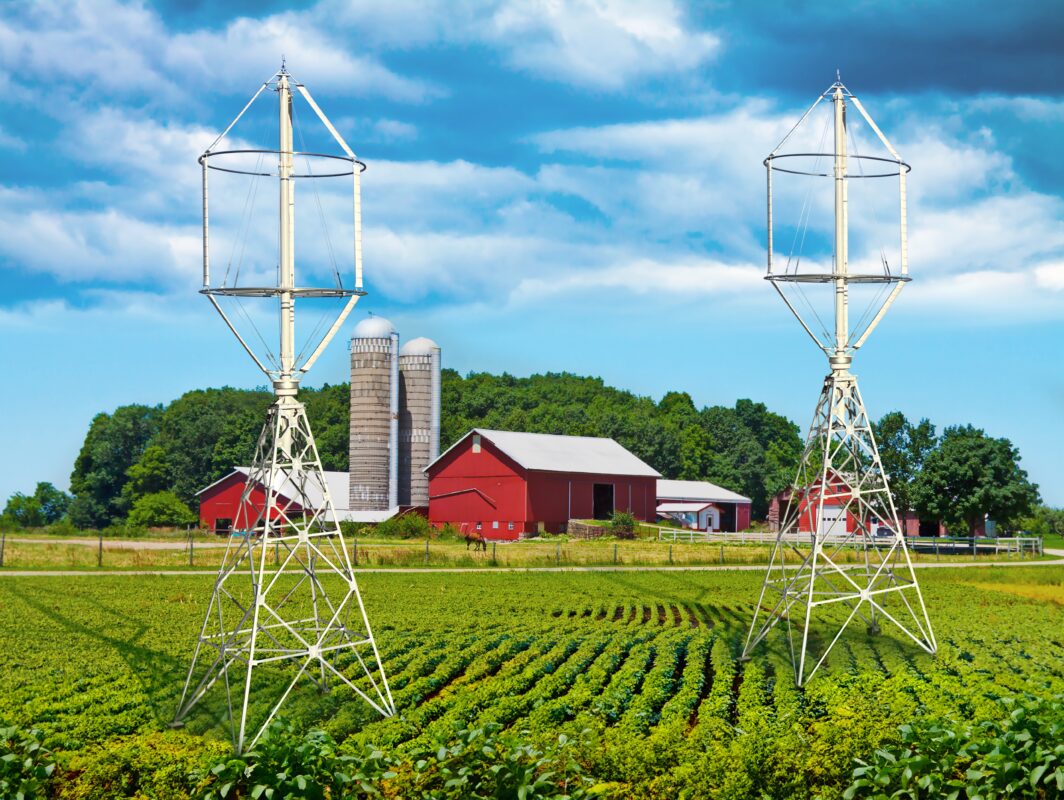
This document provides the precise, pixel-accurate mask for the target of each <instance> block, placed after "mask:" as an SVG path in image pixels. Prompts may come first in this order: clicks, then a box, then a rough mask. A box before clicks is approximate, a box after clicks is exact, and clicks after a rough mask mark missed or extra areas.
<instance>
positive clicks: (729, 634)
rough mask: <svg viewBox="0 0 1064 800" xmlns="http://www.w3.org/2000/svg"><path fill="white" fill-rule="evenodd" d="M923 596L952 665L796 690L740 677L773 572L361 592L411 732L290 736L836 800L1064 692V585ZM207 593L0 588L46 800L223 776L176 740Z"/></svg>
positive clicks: (1021, 570) (961, 582) (631, 780)
mask: <svg viewBox="0 0 1064 800" xmlns="http://www.w3.org/2000/svg"><path fill="white" fill-rule="evenodd" d="M920 578H921V581H922V583H923V586H924V592H925V596H926V598H927V602H928V606H929V608H930V609H931V613H932V618H933V621H934V623H935V626H936V633H937V636H938V641H939V645H940V651H939V653H938V655H937V656H930V655H927V654H924V653H922V652H920V651H918V650H917V649H916V648H915V647H914V646H910V645H909V644H906V643H905V642H904V641H903V640H902V638H901V635H900V634H896V633H895V631H892V630H891V629H890V628H889V627H884V632H883V633H882V634H881V635H879V636H877V637H874V638H870V637H868V636H867V635H866V633H865V631H864V630H863V628H862V629H855V630H853V631H852V632H850V633H848V634H846V635H845V636H844V637H843V639H842V641H841V642H840V646H839V647H838V648H837V650H835V651H834V652H833V654H832V656H831V657H830V659H829V662H828V664H827V665H826V669H825V670H824V671H823V672H822V673H818V675H817V676H815V677H814V679H813V680H812V681H811V683H810V684H809V685H808V686H807V687H805V688H804V689H801V690H799V689H796V688H795V687H794V684H793V681H792V680H791V679H790V671H789V664H788V662H787V661H786V660H785V654H784V650H783V642H782V639H780V638H773V639H771V640H770V642H769V643H768V645H769V646H768V647H763V649H762V650H761V651H759V654H758V656H757V657H755V658H754V659H753V660H752V661H750V662H747V663H744V664H741V663H739V662H738V660H737V655H738V652H739V650H740V649H741V643H742V639H743V637H744V636H745V634H746V628H747V626H748V624H749V620H750V616H751V613H752V607H753V602H754V601H755V600H756V596H757V590H758V588H759V581H760V575H759V574H756V573H743V572H716V573H700V572H673V573H656V572H611V573H553V574H528V573H526V574H515V573H474V574H391V575H388V574H366V575H363V576H362V577H361V579H360V583H361V586H362V589H363V593H364V597H365V599H366V604H367V608H368V611H369V613H370V619H371V620H372V621H373V623H374V628H375V634H376V636H377V641H378V644H379V645H380V648H381V655H382V658H383V660H384V663H385V667H386V670H387V672H388V674H389V676H390V679H391V686H392V690H393V693H394V696H395V701H396V704H397V707H398V709H399V715H398V716H397V717H395V718H392V719H379V718H374V717H373V716H372V714H371V712H370V710H369V709H368V707H367V706H365V705H364V704H363V703H361V702H360V701H358V700H357V699H356V698H355V697H353V695H352V694H351V693H350V692H349V691H345V690H337V691H334V692H332V693H330V694H328V695H325V696H318V695H316V694H311V693H306V694H303V695H299V696H298V697H296V698H295V699H294V701H293V702H292V703H291V704H290V705H288V706H287V707H286V709H285V714H286V716H287V718H288V719H289V720H291V721H292V722H293V723H294V724H295V726H296V728H297V729H299V730H302V729H305V728H310V727H316V728H321V729H323V730H324V731H326V732H327V733H328V734H329V735H330V736H331V737H333V738H334V739H335V740H336V741H338V742H339V743H340V750H341V751H344V752H349V753H357V752H361V751H362V749H363V745H365V744H373V745H376V746H377V747H379V748H380V750H381V752H382V753H385V754H387V755H388V757H389V758H393V759H395V763H404V760H405V761H413V760H415V759H416V758H417V757H418V754H419V753H423V752H425V751H426V749H427V748H429V749H435V748H437V747H438V746H439V743H440V742H446V741H449V740H451V739H454V737H456V736H458V735H459V734H458V733H457V732H458V731H461V730H463V729H464V730H469V729H484V728H489V729H491V730H495V728H496V726H498V729H499V730H500V731H503V732H505V731H510V732H512V733H514V734H516V735H518V736H519V737H520V738H521V740H522V741H526V742H528V743H529V745H531V746H535V747H539V748H549V747H551V746H556V745H557V742H558V738H559V735H561V734H565V736H566V738H567V740H568V742H569V744H568V745H567V748H568V749H567V750H566V752H567V754H568V755H567V757H568V758H571V759H573V760H574V761H575V763H577V764H578V765H579V768H580V770H581V771H582V773H583V774H584V775H587V776H589V781H590V782H592V783H594V784H595V786H596V787H597V788H596V791H597V792H600V793H601V794H600V796H605V797H617V798H628V797H654V798H676V797H730V798H745V797H751V798H754V797H814V796H817V795H820V796H823V797H826V798H831V797H838V796H840V795H841V793H842V791H843V790H844V789H845V787H846V786H847V785H848V783H849V782H850V778H851V774H852V772H853V769H854V759H855V758H865V759H867V758H869V757H870V756H871V755H872V754H873V753H874V751H875V750H876V748H877V747H880V746H881V745H883V744H884V743H888V742H891V741H893V740H896V739H897V737H898V726H899V725H901V724H903V723H907V722H912V721H913V720H918V719H920V718H924V717H927V718H941V719H955V720H964V721H969V722H978V721H980V720H983V719H992V718H995V717H997V716H1000V714H1001V706H1000V704H999V703H998V702H997V699H998V698H1000V697H1013V696H1021V695H1023V694H1024V693H1030V694H1034V695H1038V696H1050V695H1052V694H1055V693H1060V692H1062V691H1064V587H1062V585H1061V582H1062V578H1064V571H1062V570H1061V568H1060V567H1059V566H1047V567H1042V566H1029V567H1015V568H1011V567H1000V568H999V567H993V568H976V569H941V570H924V571H921V574H920ZM209 591H210V578H209V577H206V576H203V577H199V576H159V577H140V576H84V577H76V578H49V577H18V578H15V577H11V578H3V579H0V675H2V676H3V690H2V691H0V725H2V724H4V723H6V724H14V725H18V726H21V727H23V728H30V727H35V728H38V729H40V731H41V732H42V735H43V740H44V743H45V746H46V747H48V748H49V749H51V750H52V751H53V753H54V755H55V758H56V761H57V768H56V771H55V772H54V773H53V774H52V776H51V777H50V778H49V781H50V786H51V788H50V789H49V791H50V792H51V796H55V797H64V798H95V797H100V798H102V797H122V796H141V797H175V796H178V797H179V796H182V794H183V793H184V792H191V791H193V787H192V784H190V783H189V779H188V778H187V774H188V773H189V772H190V771H191V770H194V769H195V768H196V767H197V766H198V765H202V764H204V763H207V762H209V761H210V760H211V759H217V758H219V757H220V756H222V755H224V753H225V752H226V749H227V744H226V742H227V739H226V736H227V729H226V727H225V724H224V720H223V719H222V718H221V706H220V705H219V706H217V707H212V708H205V709H204V710H203V711H202V712H201V713H199V714H198V715H195V716H193V717H192V719H191V720H190V721H189V724H188V726H187V727H186V728H185V729H184V730H179V731H173V730H169V729H168V723H169V721H170V719H171V718H172V716H173V713H174V710H175V706H176V704H177V699H178V696H179V693H180V690H181V685H182V681H183V679H184V672H185V670H186V669H187V666H188V662H189V658H190V656H191V652H192V647H193V644H194V641H195V637H196V634H197V631H198V626H199V624H200V623H201V621H202V614H203V611H204V608H205V603H206V602H207V599H208V596H209ZM283 678H284V675H283V674H282V673H280V671H278V680H282V679H283ZM410 769H411V770H412V769H413V767H411V768H410ZM389 774H390V775H393V777H391V778H386V779H384V780H383V782H382V784H381V785H382V791H383V792H384V793H385V795H387V796H392V797H404V796H408V795H406V794H404V791H403V789H402V788H401V786H402V785H403V783H402V782H403V780H404V779H406V778H408V777H409V775H407V774H406V773H404V770H403V769H401V768H400V769H397V770H396V772H395V773H394V774H393V773H389ZM442 791H443V790H441V792H442ZM138 793H139V794H138ZM219 796H220V795H219ZM231 796H232V795H231ZM409 796H417V797H421V796H426V797H436V796H440V797H443V796H447V797H450V796H461V795H458V794H455V795H450V794H432V793H426V794H424V795H422V794H417V795H409ZM507 796H508V795H507ZM529 796H530V797H531V796H540V795H529ZM550 796H554V795H550ZM920 796H932V795H928V794H925V795H920ZM1031 796H1035V795H1031ZM1037 796H1045V797H1049V796H1056V795H1052V794H1043V795H1037Z"/></svg>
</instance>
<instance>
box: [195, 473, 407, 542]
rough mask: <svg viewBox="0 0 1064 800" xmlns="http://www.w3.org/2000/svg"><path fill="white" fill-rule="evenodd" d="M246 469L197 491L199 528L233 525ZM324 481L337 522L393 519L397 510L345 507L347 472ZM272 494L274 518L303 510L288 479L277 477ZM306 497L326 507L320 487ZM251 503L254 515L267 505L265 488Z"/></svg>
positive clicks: (254, 491)
mask: <svg viewBox="0 0 1064 800" xmlns="http://www.w3.org/2000/svg"><path fill="white" fill-rule="evenodd" d="M248 472H249V469H248V468H247V467H233V471H232V472H230V473H229V474H228V475H225V476H224V477H222V478H219V479H218V480H216V481H215V482H214V483H212V484H211V485H210V486H206V487H204V488H203V489H200V490H199V491H198V492H196V497H198V498H199V517H200V527H201V528H203V529H204V530H209V531H214V532H215V533H220V534H228V533H229V532H230V531H231V530H232V528H233V523H234V521H235V520H236V519H237V511H238V509H239V508H240V496H241V494H242V493H243V491H244V485H245V484H246V483H247V479H248ZM322 474H323V475H324V476H325V481H326V483H327V484H328V487H329V495H330V496H331V497H332V501H333V506H334V508H335V509H336V517H337V519H338V520H351V521H354V522H381V521H383V520H385V519H388V518H389V517H391V516H393V515H394V514H395V512H396V511H397V510H398V509H391V510H385V511H353V510H351V509H350V508H349V507H348V475H347V473H346V472H323V473H322ZM274 492H275V493H276V495H277V501H276V502H275V504H274V509H275V511H274V515H275V518H276V514H277V509H287V513H300V512H301V511H302V510H303V509H302V508H300V506H299V504H297V503H294V502H293V501H292V499H291V497H289V495H290V494H291V495H294V494H295V492H294V491H292V487H291V486H290V485H289V483H288V479H287V478H286V477H284V476H279V477H278V479H277V481H276V485H275V486H274ZM307 493H308V496H309V499H310V500H311V501H312V505H313V507H314V508H320V507H321V506H323V505H324V504H325V498H324V496H323V494H322V492H321V488H320V487H317V486H314V485H313V484H311V485H310V486H309V487H308V491H307ZM251 502H252V504H253V506H254V508H255V511H256V513H261V511H262V508H263V507H264V506H265V504H266V491H265V487H264V486H262V485H261V484H258V485H256V486H255V487H254V488H253V489H252V491H251Z"/></svg>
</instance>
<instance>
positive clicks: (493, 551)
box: [491, 542, 497, 564]
mask: <svg viewBox="0 0 1064 800" xmlns="http://www.w3.org/2000/svg"><path fill="white" fill-rule="evenodd" d="M496 544H497V542H492V543H491V563H492V564H495V563H496V561H495V545H496Z"/></svg>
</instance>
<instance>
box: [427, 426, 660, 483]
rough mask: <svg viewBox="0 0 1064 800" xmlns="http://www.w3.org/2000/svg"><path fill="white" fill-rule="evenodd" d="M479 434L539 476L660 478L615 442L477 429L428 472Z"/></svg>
mask: <svg viewBox="0 0 1064 800" xmlns="http://www.w3.org/2000/svg"><path fill="white" fill-rule="evenodd" d="M474 433H479V434H480V435H481V436H482V437H483V438H484V439H487V440H488V441H489V442H491V443H492V444H493V445H495V447H497V448H498V449H499V450H500V451H501V452H502V453H503V454H504V455H506V456H508V457H509V458H511V459H513V461H514V462H516V463H517V464H518V465H519V466H521V467H523V468H524V469H527V470H534V471H537V472H581V473H589V474H596V475H626V476H632V477H645V478H658V477H661V476H660V473H658V472H657V470H655V469H654V468H653V467H651V466H650V465H649V464H647V463H646V462H644V461H642V460H640V459H639V458H637V457H636V456H635V455H633V454H632V453H630V452H628V451H627V450H625V449H624V448H623V447H621V445H619V444H618V443H617V442H615V441H614V440H613V439H606V438H598V437H594V436H559V435H557V434H553V433H520V432H517V431H493V430H487V429H485V428H474V429H473V430H471V431H470V432H469V433H467V434H466V435H465V436H463V437H462V438H461V439H459V440H458V441H457V442H455V443H454V445H452V446H451V447H450V448H448V449H447V450H446V451H445V452H443V453H441V454H440V455H439V457H437V458H436V460H435V461H433V462H432V463H431V464H429V465H428V466H427V467H426V468H425V470H426V471H428V470H429V469H431V468H432V467H433V466H435V465H436V464H437V463H439V462H440V461H441V460H442V459H443V458H444V457H446V456H447V454H448V453H450V452H451V451H452V450H454V449H455V448H456V447H458V446H459V445H460V444H462V442H464V441H466V440H467V439H468V438H469V437H470V436H472V435H473V434H474Z"/></svg>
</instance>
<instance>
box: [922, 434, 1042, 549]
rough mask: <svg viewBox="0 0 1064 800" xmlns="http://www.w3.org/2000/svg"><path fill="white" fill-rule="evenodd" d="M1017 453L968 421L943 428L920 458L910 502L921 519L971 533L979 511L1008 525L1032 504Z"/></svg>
mask: <svg viewBox="0 0 1064 800" xmlns="http://www.w3.org/2000/svg"><path fill="white" fill-rule="evenodd" d="M1019 462H1020V454H1019V451H1018V450H1017V449H1016V448H1015V447H1014V446H1013V445H1012V442H1010V441H1009V440H1008V439H994V438H991V437H989V436H987V435H986V433H984V432H983V431H981V430H979V429H978V428H973V427H972V426H971V425H965V426H956V427H951V428H946V430H945V432H944V433H943V435H942V439H941V441H940V443H939V446H938V448H937V449H935V450H934V451H932V452H931V453H929V454H928V455H927V457H926V459H925V460H924V465H923V469H922V470H921V471H920V474H919V476H918V477H917V479H916V481H915V483H914V485H913V487H912V496H913V497H912V499H913V505H914V507H915V508H916V509H917V511H918V512H919V513H920V516H921V517H923V518H926V519H940V520H944V521H945V522H946V524H947V526H949V527H951V528H953V529H957V528H961V527H964V528H966V529H967V530H968V531H974V530H975V528H976V527H977V526H978V525H979V523H980V522H981V521H982V520H983V515H984V514H989V515H990V518H991V519H994V520H996V521H997V522H998V523H1000V524H1002V525H1005V526H1008V525H1009V524H1010V523H1011V522H1012V521H1013V520H1015V519H1017V518H1018V517H1020V516H1022V515H1024V514H1026V513H1028V512H1029V511H1030V510H1031V508H1032V507H1033V506H1034V505H1035V503H1037V502H1038V487H1037V486H1036V485H1034V484H1032V483H1031V482H1030V481H1029V480H1028V479H1027V472H1026V471H1025V470H1023V469H1022V468H1021V467H1020V465H1019Z"/></svg>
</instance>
